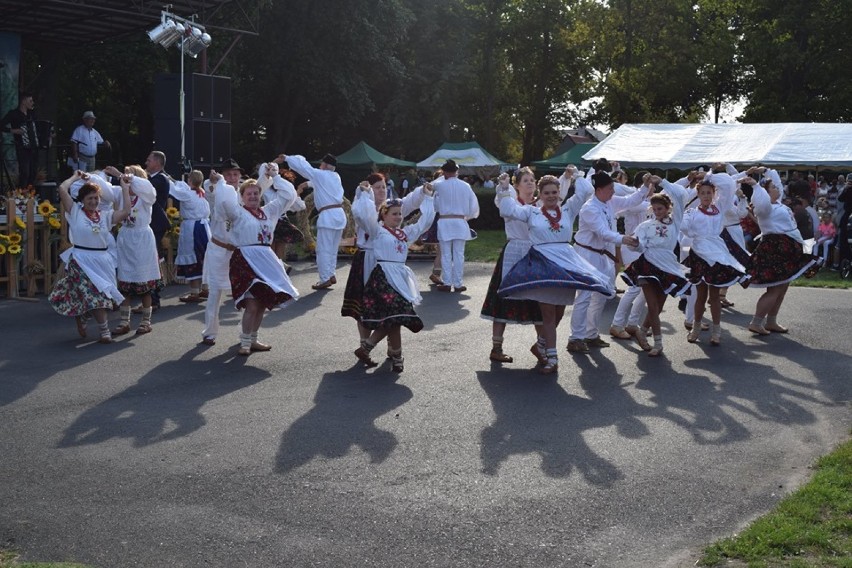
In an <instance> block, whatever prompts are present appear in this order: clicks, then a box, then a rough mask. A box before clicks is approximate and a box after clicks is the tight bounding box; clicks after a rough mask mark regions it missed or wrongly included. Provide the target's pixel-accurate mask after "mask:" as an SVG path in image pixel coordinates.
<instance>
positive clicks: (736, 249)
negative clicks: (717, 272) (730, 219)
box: [720, 227, 751, 270]
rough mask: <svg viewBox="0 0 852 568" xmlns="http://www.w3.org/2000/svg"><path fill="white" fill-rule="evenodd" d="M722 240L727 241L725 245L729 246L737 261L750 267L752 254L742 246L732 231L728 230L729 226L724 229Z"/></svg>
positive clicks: (729, 250)
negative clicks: (732, 234)
mask: <svg viewBox="0 0 852 568" xmlns="http://www.w3.org/2000/svg"><path fill="white" fill-rule="evenodd" d="M720 236H721V237H722V240H723V241H725V246H727V247H728V252H729V253H731V256H733V257H734V258H735V259H737V262H739V263H740V264H742V265H743V266H745V267H746V270H747V269H748V267H749V265H751V255H750V254H749V253H748V251H747V250H744V249H742V248H740V245H738V244H737V241H735V240H734V238H733V237H732V236H731V233H729V232H728V229H727V227H726V228H724V229H722V234H721V235H720Z"/></svg>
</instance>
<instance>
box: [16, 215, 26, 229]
mask: <svg viewBox="0 0 852 568" xmlns="http://www.w3.org/2000/svg"><path fill="white" fill-rule="evenodd" d="M15 225H17V226H18V228H19V229H26V228H27V224H26V223H24V220H23V219H21V218H20V217H18V216H17V215H15Z"/></svg>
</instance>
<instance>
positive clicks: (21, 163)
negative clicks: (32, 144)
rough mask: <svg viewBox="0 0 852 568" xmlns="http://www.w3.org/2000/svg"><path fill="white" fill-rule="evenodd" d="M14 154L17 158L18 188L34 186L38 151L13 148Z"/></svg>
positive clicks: (18, 147)
mask: <svg viewBox="0 0 852 568" xmlns="http://www.w3.org/2000/svg"><path fill="white" fill-rule="evenodd" d="M15 154H16V155H17V157H18V187H19V188H21V189H26V188H27V187H29V186H31V185H32V186H35V179H36V162H37V161H38V150H36V149H35V148H33V149H30V148H24V147H22V146H15Z"/></svg>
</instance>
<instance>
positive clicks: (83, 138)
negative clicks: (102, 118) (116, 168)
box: [69, 110, 111, 172]
mask: <svg viewBox="0 0 852 568" xmlns="http://www.w3.org/2000/svg"><path fill="white" fill-rule="evenodd" d="M101 144H103V145H104V146H106V147H107V148H111V146H110V143H109V142H108V141H107V140H104V139H103V137H102V136H101V134H100V132H98V131H97V130H95V113H94V112H92V111H90V110H87V111H86V112H84V113H83V124H81V125H80V126H78V127H77V128H75V129H74V133H73V134H71V158H70V161H69V165H70V163H72V162H73V163H76V164H77V167H76V168H75V169H78V170H80V171H83V172H91V171H93V170H94V169H95V161H96V159H95V157H96V156H97V154H98V146H99V145H101Z"/></svg>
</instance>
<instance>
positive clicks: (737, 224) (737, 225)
mask: <svg viewBox="0 0 852 568" xmlns="http://www.w3.org/2000/svg"><path fill="white" fill-rule="evenodd" d="M739 226H740V224H739V223H731V224H730V225H725V228H726V229H727V228H728V227H739Z"/></svg>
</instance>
